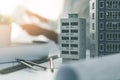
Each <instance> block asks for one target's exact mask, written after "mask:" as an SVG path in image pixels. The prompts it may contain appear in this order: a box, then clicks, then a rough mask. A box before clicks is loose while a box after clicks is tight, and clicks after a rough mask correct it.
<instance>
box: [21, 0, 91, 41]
mask: <svg viewBox="0 0 120 80" xmlns="http://www.w3.org/2000/svg"><path fill="white" fill-rule="evenodd" d="M26 13H27V14H28V15H29V16H34V17H36V18H38V20H39V21H40V22H44V23H47V22H48V19H46V18H44V17H42V16H40V15H38V14H35V13H33V12H31V11H28V10H26ZM69 13H78V14H79V15H80V17H81V18H86V19H87V25H88V22H89V0H65V1H64V7H63V11H62V13H61V16H60V17H63V16H65V15H67V14H69ZM48 14H49V13H48ZM20 26H21V27H22V28H23V29H24V30H26V31H27V32H28V33H29V34H30V35H33V36H38V35H44V36H46V37H47V38H49V39H51V40H53V41H55V42H56V43H57V42H58V33H57V32H55V31H52V30H48V29H45V28H43V27H40V26H39V25H36V24H33V23H29V24H23V25H20ZM87 29H89V28H88V26H87ZM86 32H88V31H86Z"/></svg>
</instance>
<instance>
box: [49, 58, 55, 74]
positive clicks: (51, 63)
mask: <svg viewBox="0 0 120 80" xmlns="http://www.w3.org/2000/svg"><path fill="white" fill-rule="evenodd" d="M50 70H51V72H54V64H53V59H52V57H50Z"/></svg>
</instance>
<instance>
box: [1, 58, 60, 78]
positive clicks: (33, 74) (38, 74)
mask: <svg viewBox="0 0 120 80" xmlns="http://www.w3.org/2000/svg"><path fill="white" fill-rule="evenodd" d="M60 63H61V59H57V60H55V61H54V65H57V66H54V67H55V71H54V73H52V72H51V71H50V69H47V70H46V71H44V70H41V69H38V71H34V70H31V69H29V68H26V69H23V70H19V71H16V72H13V73H10V74H5V75H0V80H54V77H55V75H56V72H57V71H58V68H59V66H60ZM41 65H44V66H46V65H49V63H48V62H47V63H44V64H41ZM47 67H49V66H47Z"/></svg>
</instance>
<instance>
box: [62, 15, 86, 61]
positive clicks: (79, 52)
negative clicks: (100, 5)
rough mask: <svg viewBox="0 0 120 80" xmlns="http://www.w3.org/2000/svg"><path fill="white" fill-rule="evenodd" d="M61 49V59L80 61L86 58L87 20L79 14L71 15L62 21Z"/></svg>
mask: <svg viewBox="0 0 120 80" xmlns="http://www.w3.org/2000/svg"><path fill="white" fill-rule="evenodd" d="M60 26H61V35H60V47H61V57H62V58H63V60H64V59H67V60H78V59H81V58H82V59H83V58H85V57H86V20H85V19H82V18H79V17H78V14H69V18H62V19H61V24H60Z"/></svg>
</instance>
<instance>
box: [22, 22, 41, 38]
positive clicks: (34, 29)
mask: <svg viewBox="0 0 120 80" xmlns="http://www.w3.org/2000/svg"><path fill="white" fill-rule="evenodd" d="M21 27H22V29H23V30H25V31H26V32H28V33H29V34H30V35H33V36H37V35H41V34H43V29H42V28H41V27H39V26H37V25H35V24H24V25H21Z"/></svg>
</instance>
